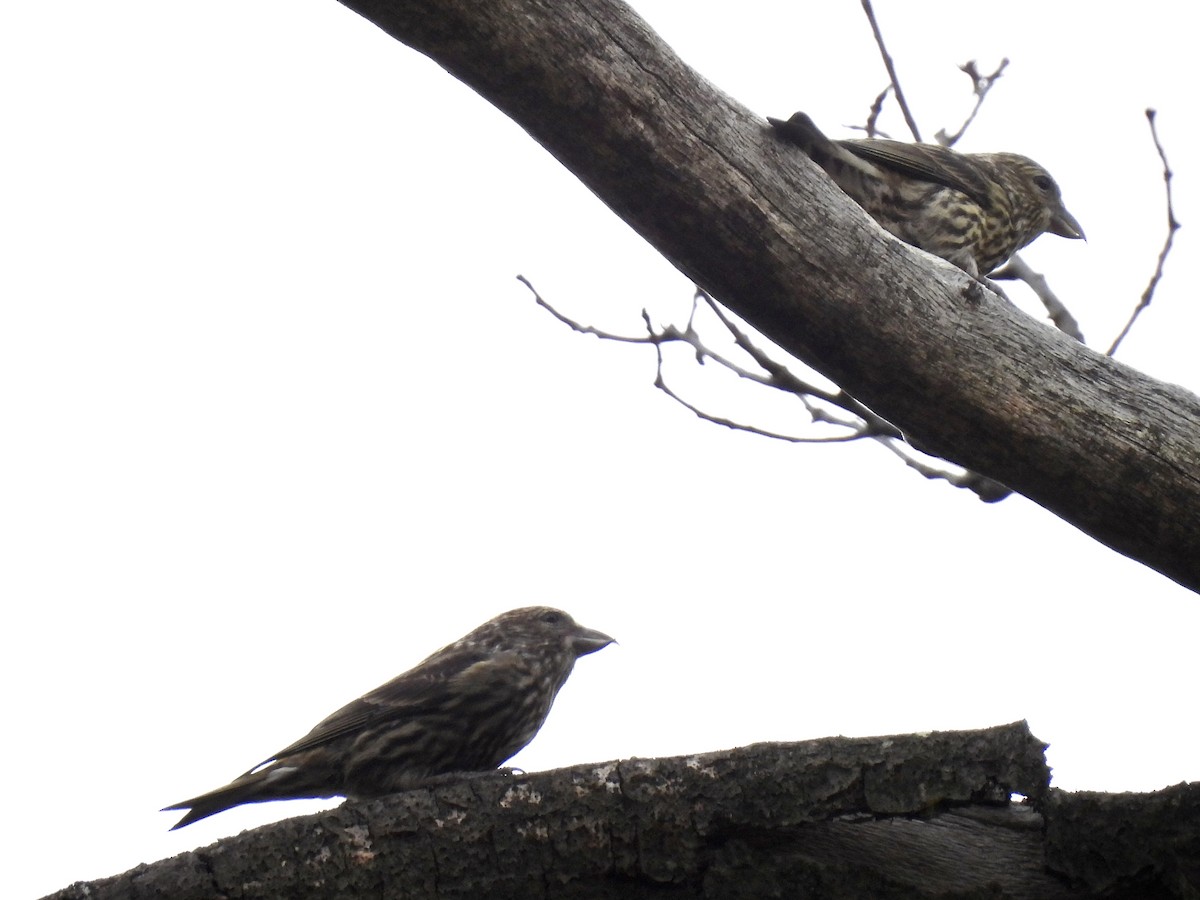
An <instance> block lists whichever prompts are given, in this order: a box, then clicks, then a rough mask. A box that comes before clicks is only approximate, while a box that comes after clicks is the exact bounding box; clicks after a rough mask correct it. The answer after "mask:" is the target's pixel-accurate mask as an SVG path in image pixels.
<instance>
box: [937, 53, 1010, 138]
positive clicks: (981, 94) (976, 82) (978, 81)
mask: <svg viewBox="0 0 1200 900" xmlns="http://www.w3.org/2000/svg"><path fill="white" fill-rule="evenodd" d="M1007 67H1008V57H1005V58H1004V59H1002V60H1000V65H998V66H997V67H996V71H995V72H992V73H991V74H990V75H980V74H979V69H978V68H977V67H976V65H975V60H973V59H972V60H970V61H969V62H965V63H963V64H962V65H961V66H959V68H960V69H961V70H962V71H964V72H966V73H967V76H968V77H969V78H970V79H971V85H972V89H973V90H974V91H975V107H974V108H973V109H972V110H971V114H970V115H969V116H967V120H966V121H965V122H963V123H962V125H961V126H959V129H958V131H956V132H954V134H950V135H948V134H946V129H944V128H943V129H942V130H941V131H939V132H938V133H937V142H938V143H939V144H941V145H942V146H943V147H953V146H954V145H955V144H957V143H958V141H959V139H961V138H962V136H963V134H965V133H966V130H967V129H968V128H969V127H970V125H971V123H972V122H974V121H975V116H977V115H978V114H979V107H981V106H983V101H984V98H985V97H987V95H988V91H990V90H991V89H992V85H994V84H995V83H996V81H997V80H999V78H1000V76H1001V75H1003V74H1004V70H1005V68H1007Z"/></svg>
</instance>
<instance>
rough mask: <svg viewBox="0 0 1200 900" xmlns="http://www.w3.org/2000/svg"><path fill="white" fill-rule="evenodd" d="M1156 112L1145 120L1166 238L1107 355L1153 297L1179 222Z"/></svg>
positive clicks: (1149, 113) (1147, 112)
mask: <svg viewBox="0 0 1200 900" xmlns="http://www.w3.org/2000/svg"><path fill="white" fill-rule="evenodd" d="M1156 115H1157V112H1156V111H1155V110H1153V109H1148V110H1146V121H1147V122H1149V123H1150V135H1151V137H1153V138H1154V148H1155V149H1156V150H1158V158H1159V159H1161V160H1162V165H1163V183H1164V185H1165V187H1166V193H1167V239H1166V241H1164V242H1163V248H1162V251H1161V252H1160V253H1159V254H1158V265H1157V266H1155V268H1154V274H1153V275H1151V276H1150V283H1149V284H1148V285H1146V290H1144V291H1142V298H1141V300H1139V301H1138V305H1137V306H1136V307H1135V308H1134V310H1133V313H1132V314H1131V315H1130V316H1129V321H1128V322H1126V323H1125V327H1124V328H1122V329H1121V333H1120V334H1118V335H1117V338H1116V340H1114V341H1113V342H1112V346H1111V347H1109V348H1108V355H1109V356H1112V355H1113V354H1115V353H1116V352H1117V348H1118V347H1119V346H1121V341H1123V340H1125V335H1127V334H1129V331H1130V329H1131V328H1133V323H1134V322H1135V321H1137V317H1138V316H1140V315H1141V314H1142V310H1143V309H1145V308H1146V307H1147V306H1149V305H1150V301H1151V300H1152V299H1154V289H1155V288H1157V287H1158V282H1159V281H1160V280H1161V279H1162V274H1163V264H1164V263H1165V262H1166V261H1167V254H1169V253H1170V252H1171V246H1172V245H1173V244H1174V243H1175V232H1176V231H1178V230H1179V222H1178V221H1177V220H1176V218H1175V204H1174V202H1173V201H1172V198H1171V178H1172V176H1173V174H1174V173H1173V172H1172V171H1171V166H1170V164H1168V163H1167V154H1166V151H1165V150H1163V145H1162V142H1161V141H1160V140H1159V139H1158V128H1157V127H1156V126H1155V124H1154V117H1155V116H1156Z"/></svg>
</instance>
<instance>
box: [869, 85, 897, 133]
mask: <svg viewBox="0 0 1200 900" xmlns="http://www.w3.org/2000/svg"><path fill="white" fill-rule="evenodd" d="M891 92H892V86H891V85H890V84H889V85H888V86H887V87H885V88H884V89H883V90H882V91H880V92H879V96H878V97H876V98H875V102H874V103H872V104H871V112H870V113H868V114H867V127H866V129H864V130H865V131H866V132H867V137H876V136H878V135H879V133H880V132H879V127H878V126H879V114H880V113H881V112H883V101H884V100H886V99H887V95H888V94H890V93H891Z"/></svg>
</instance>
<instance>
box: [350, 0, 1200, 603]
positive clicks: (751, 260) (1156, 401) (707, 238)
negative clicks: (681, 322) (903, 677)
mask: <svg viewBox="0 0 1200 900" xmlns="http://www.w3.org/2000/svg"><path fill="white" fill-rule="evenodd" d="M342 2H343V3H344V5H346V6H348V7H350V8H351V9H353V10H355V11H357V12H358V13H360V14H361V15H362V16H364V17H365V18H367V19H369V20H370V21H371V22H373V23H375V24H376V25H378V26H379V27H380V28H382V29H384V30H385V31H386V32H388V33H389V34H391V35H392V36H393V37H395V38H396V39H397V40H399V41H402V42H403V43H405V44H407V45H408V46H410V47H412V48H414V49H416V50H418V51H419V52H421V53H423V54H425V55H427V56H429V57H431V58H432V59H433V60H435V61H436V62H437V63H439V64H440V65H441V66H442V67H444V68H445V69H446V70H447V71H448V72H449V73H450V74H451V75H453V76H454V77H455V78H458V79H460V80H461V81H463V82H465V83H466V84H467V85H469V86H470V87H471V88H473V89H474V90H475V91H477V92H478V93H479V94H481V95H482V96H483V97H484V98H486V99H487V100H488V101H490V102H491V103H493V104H494V105H495V106H496V107H498V108H499V109H500V110H501V111H503V112H504V113H505V114H506V115H508V116H510V117H511V118H512V119H513V120H514V121H516V122H517V123H518V124H519V125H521V127H523V128H524V129H525V130H526V131H527V132H528V133H529V135H530V136H531V137H532V138H533V139H534V140H535V141H537V142H538V143H539V144H541V145H542V146H543V147H544V148H545V149H546V150H548V151H549V152H550V153H551V154H553V155H554V156H555V157H556V158H557V159H558V160H559V161H560V162H562V164H563V165H565V166H566V167H567V168H568V169H569V170H570V171H571V172H572V173H573V174H575V175H576V176H577V177H578V178H579V179H580V180H581V181H582V182H583V183H584V184H586V185H587V186H588V187H589V188H590V189H591V190H592V191H593V192H594V193H595V194H596V196H597V197H599V198H600V200H602V201H603V202H604V203H606V204H607V205H608V206H609V207H610V208H611V209H612V210H613V211H614V212H615V213H616V214H617V215H618V216H620V217H621V218H622V219H624V220H625V221H626V222H627V223H628V224H629V225H630V226H631V227H633V228H634V229H635V230H636V231H638V232H639V233H640V234H641V235H642V236H643V237H644V238H645V239H646V240H647V241H649V242H650V243H651V244H652V245H653V246H654V247H655V248H656V249H658V250H659V251H660V252H661V253H662V254H663V255H664V256H665V257H666V258H667V259H668V260H670V261H671V262H672V263H673V264H675V265H676V266H677V267H678V268H679V269H680V271H682V272H683V273H685V274H686V275H687V276H688V277H690V278H691V279H693V280H694V281H695V282H696V283H697V284H698V285H699V286H700V287H702V288H704V289H705V290H707V291H708V292H709V293H710V294H711V295H712V296H713V297H715V298H716V299H718V300H720V301H721V302H722V303H723V304H725V305H726V306H728V307H729V308H730V309H732V310H733V311H734V312H736V313H737V314H739V315H740V316H742V317H743V318H745V319H746V320H747V321H749V322H750V323H751V324H753V325H754V326H755V327H757V328H758V329H759V330H761V331H762V332H763V333H764V334H765V335H767V336H768V337H769V338H770V339H771V340H773V341H775V342H776V343H778V344H779V345H781V346H782V347H784V348H786V349H787V350H789V351H791V352H792V353H794V354H795V355H796V356H797V357H798V358H800V359H801V360H803V361H804V362H805V363H808V364H809V365H811V366H813V367H814V368H815V369H817V370H818V371H820V372H822V373H824V374H825V375H827V376H828V377H830V378H832V379H833V380H834V381H836V382H837V383H838V384H839V385H841V386H842V387H843V388H844V389H845V390H846V391H848V392H849V393H850V394H852V395H853V396H855V397H856V398H858V399H859V400H861V401H862V402H864V403H866V404H867V405H868V406H870V407H871V408H872V409H873V410H875V411H876V412H877V413H879V414H880V415H882V416H884V417H885V418H886V419H888V420H889V421H891V422H893V423H894V424H896V425H897V426H898V427H900V428H901V429H902V430H903V431H904V433H905V434H906V435H908V436H909V437H910V439H911V440H912V441H913V443H914V444H915V445H917V446H918V447H920V448H921V449H923V450H926V451H928V452H930V453H934V454H936V455H939V456H942V457H945V458H946V459H950V460H953V461H955V462H957V463H960V464H962V465H964V466H967V467H968V468H970V469H973V470H975V471H977V472H980V473H982V474H984V475H987V476H989V477H991V478H993V479H995V480H997V481H999V482H1001V483H1003V484H1005V485H1007V486H1008V487H1010V488H1012V489H1013V490H1016V491H1018V492H1020V493H1022V494H1024V495H1025V496H1026V497H1029V498H1030V499H1031V500H1033V501H1034V502H1036V503H1038V504H1040V505H1041V506H1043V507H1044V508H1046V509H1047V510H1050V511H1051V512H1053V513H1055V514H1057V515H1058V516H1060V517H1062V518H1063V519H1065V520H1066V521H1068V522H1070V523H1071V524H1073V525H1075V526H1076V527H1078V528H1080V529H1082V530H1083V531H1085V532H1087V533H1088V534H1090V535H1092V536H1093V537H1095V538H1096V539H1097V540H1100V541H1102V542H1104V543H1105V544H1107V545H1108V546H1109V547H1111V548H1113V549H1114V550H1116V551H1118V552H1119V553H1123V554H1125V555H1127V556H1130V557H1133V558H1134V559H1137V560H1140V561H1141V562H1143V563H1145V564H1146V565H1148V566H1151V567H1153V568H1155V569H1157V570H1158V571H1160V572H1162V573H1163V574H1165V575H1167V576H1168V577H1170V578H1172V579H1174V580H1176V581H1178V582H1179V583H1180V584H1182V585H1185V586H1187V587H1189V588H1191V589H1193V590H1195V589H1197V588H1198V587H1200V477H1198V476H1197V473H1198V472H1200V399H1198V398H1197V397H1196V396H1195V395H1194V394H1192V393H1190V392H1188V391H1186V390H1183V389H1182V388H1180V387H1177V386H1175V385H1170V384H1164V383H1161V382H1157V381H1155V380H1153V379H1151V378H1149V377H1147V376H1146V375H1143V374H1142V373H1140V372H1138V371H1136V370H1134V369H1131V368H1129V367H1127V366H1125V365H1122V364H1121V363H1119V362H1115V361H1113V360H1111V359H1108V358H1106V357H1104V356H1102V355H1101V354H1099V353H1096V352H1094V351H1092V350H1090V349H1088V348H1087V347H1084V346H1082V345H1080V344H1078V343H1076V342H1075V341H1072V340H1071V339H1069V338H1067V337H1066V336H1064V335H1063V334H1061V333H1060V332H1058V331H1056V330H1055V329H1053V328H1050V327H1049V326H1047V325H1044V324H1042V323H1041V322H1038V321H1035V320H1034V319H1032V318H1031V317H1029V316H1027V315H1025V314H1023V313H1021V312H1020V311H1019V310H1017V309H1016V308H1015V307H1013V306H1012V305H1011V304H1010V303H1009V302H1007V301H1006V300H1003V299H1002V298H999V297H997V296H996V295H994V294H993V293H991V292H990V291H988V290H986V289H984V288H982V287H981V286H980V285H979V283H978V282H976V281H974V280H973V279H971V278H969V277H967V276H966V275H965V274H964V273H963V272H962V271H960V270H958V269H956V268H954V267H953V266H951V265H949V264H948V263H943V262H941V261H940V260H936V259H934V258H932V257H930V256H928V255H927V254H924V253H921V252H920V251H917V250H915V249H913V248H911V247H909V246H908V245H906V244H903V243H901V242H900V241H898V240H896V239H894V238H892V237H891V236H890V235H888V234H887V233H886V232H884V231H883V230H882V229H880V228H879V227H877V226H876V225H875V223H874V222H872V221H871V220H870V219H869V218H868V217H867V216H866V214H865V213H863V212H862V210H861V209H859V208H858V207H857V206H855V205H854V204H853V202H852V201H850V200H849V199H848V198H847V197H846V196H845V195H844V194H842V193H841V192H840V191H839V190H838V189H837V188H836V187H835V186H834V185H833V183H832V182H831V181H830V180H829V179H828V178H827V177H826V176H825V175H824V173H823V172H821V171H820V170H819V169H818V168H817V167H816V166H815V165H813V164H812V163H811V162H810V161H809V160H808V159H807V157H805V156H804V154H803V153H801V152H799V151H798V150H797V149H796V148H794V147H791V146H788V145H785V144H783V143H782V142H781V141H779V140H778V139H777V138H775V136H774V135H773V133H772V131H771V129H770V127H769V126H768V125H767V123H766V122H765V120H764V119H763V118H761V117H760V116H758V115H755V114H754V113H752V112H751V111H750V110H748V109H746V108H745V107H743V106H741V105H739V104H738V103H737V102H736V101H734V100H733V99H732V98H730V97H728V96H726V95H725V94H723V93H721V92H720V91H719V90H718V89H717V88H716V87H714V86H713V85H711V84H709V83H708V82H706V81H705V80H704V79H703V78H701V77H700V76H699V75H698V74H697V73H696V72H694V71H692V70H691V69H689V68H688V67H687V66H686V65H685V64H684V62H683V61H682V60H681V59H679V57H678V56H676V55H675V54H674V52H673V51H672V50H671V49H670V48H669V47H668V46H666V45H665V44H664V43H663V42H662V41H661V40H660V39H659V38H658V36H657V35H655V34H654V33H653V32H652V31H651V30H650V28H649V27H648V26H647V25H646V24H645V23H644V22H643V21H642V20H641V19H639V18H638V17H637V16H636V15H635V14H634V13H633V12H632V11H631V10H630V9H629V8H628V7H626V6H624V5H623V4H621V3H619V2H616V0H588V2H579V0H489V2H488V3H478V2H474V0H403V2H401V0H342ZM731 14H734V15H736V10H732V11H731ZM401 89H403V88H401ZM411 89H413V90H419V89H420V88H419V86H412V88H411ZM797 90H798V96H797V98H796V103H795V105H796V107H797V108H802V107H803V106H804V103H805V101H804V95H803V86H802V85H798V87H797ZM812 91H814V92H817V91H820V86H819V85H813V86H812ZM791 111H792V110H770V111H769V112H770V113H772V114H773V115H782V116H785V117H786V116H787V115H788V114H790V112H791ZM420 127H421V128H426V127H428V125H427V124H426V123H422V124H421V126H420ZM479 164H480V165H487V156H486V150H485V149H484V148H481V153H480V161H479ZM497 175H498V176H499V175H500V173H497Z"/></svg>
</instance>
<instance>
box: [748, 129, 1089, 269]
mask: <svg viewBox="0 0 1200 900" xmlns="http://www.w3.org/2000/svg"><path fill="white" fill-rule="evenodd" d="M768 121H769V122H770V123H771V125H772V126H774V128H775V130H776V131H777V132H778V133H779V135H780V136H782V137H784V138H786V139H787V140H789V141H791V142H793V143H795V144H799V145H800V147H801V148H802V149H803V150H804V152H805V153H807V154H808V156H809V157H810V158H811V159H812V161H813V162H815V163H816V164H817V165H818V166H820V167H821V168H822V169H824V170H825V171H826V173H828V175H829V177H830V178H832V179H833V180H834V182H835V183H836V184H837V186H838V187H840V188H841V189H842V190H843V191H845V192H846V193H847V194H849V195H850V197H851V199H853V200H854V201H855V202H856V203H858V205H859V206H861V207H862V208H863V209H864V210H866V211H867V213H869V214H870V215H871V217H872V218H873V219H875V221H876V222H878V223H879V224H880V225H881V226H882V227H883V228H885V229H887V230H888V231H890V232H891V233H892V234H894V235H895V236H896V237H898V238H900V240H902V241H906V242H907V243H910V244H913V245H914V246H917V247H920V248H921V249H922V250H925V251H927V252H929V253H932V254H934V255H935V256H940V257H941V258H942V259H944V260H947V261H948V262H952V263H954V265H956V266H958V267H959V268H960V269H963V270H965V271H966V272H967V273H969V274H970V275H972V276H974V277H976V278H979V277H980V276H983V275H987V274H988V273H989V272H991V271H993V270H994V269H996V268H997V267H998V266H999V265H1001V264H1002V263H1004V262H1005V261H1006V260H1007V259H1008V258H1009V257H1010V256H1012V255H1013V254H1014V253H1016V252H1017V251H1018V250H1020V249H1021V248H1022V247H1024V246H1025V245H1026V244H1028V243H1030V242H1031V241H1032V240H1033V239H1034V238H1036V237H1038V235H1041V234H1043V233H1046V232H1049V233H1050V234H1057V235H1061V236H1062V237H1065V238H1082V237H1083V236H1084V235H1083V229H1082V228H1081V227H1080V226H1079V223H1078V222H1077V221H1075V217H1074V216H1073V215H1071V214H1070V213H1069V212H1067V208H1066V207H1065V206H1063V202H1062V195H1061V194H1060V193H1059V190H1058V185H1057V184H1055V183H1054V179H1053V178H1051V177H1050V174H1049V173H1048V172H1047V171H1046V170H1045V169H1043V168H1042V167H1041V166H1039V165H1038V164H1037V163H1035V162H1034V161H1033V160H1032V159H1029V158H1028V157H1026V156H1018V155H1017V154H1015V153H958V152H956V151H954V150H950V149H948V148H946V147H941V146H938V145H936V144H904V143H901V142H900V141H887V140H880V139H875V138H863V139H858V140H845V141H834V140H830V139H829V138H827V137H826V136H825V135H824V134H822V133H821V131H820V130H819V129H818V128H817V126H816V125H814V124H813V122H812V119H810V118H809V117H808V116H807V115H805V114H804V113H802V112H798V113H796V114H795V115H793V116H792V117H791V118H790V119H788V120H787V121H784V120H782V119H771V118H768Z"/></svg>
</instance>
